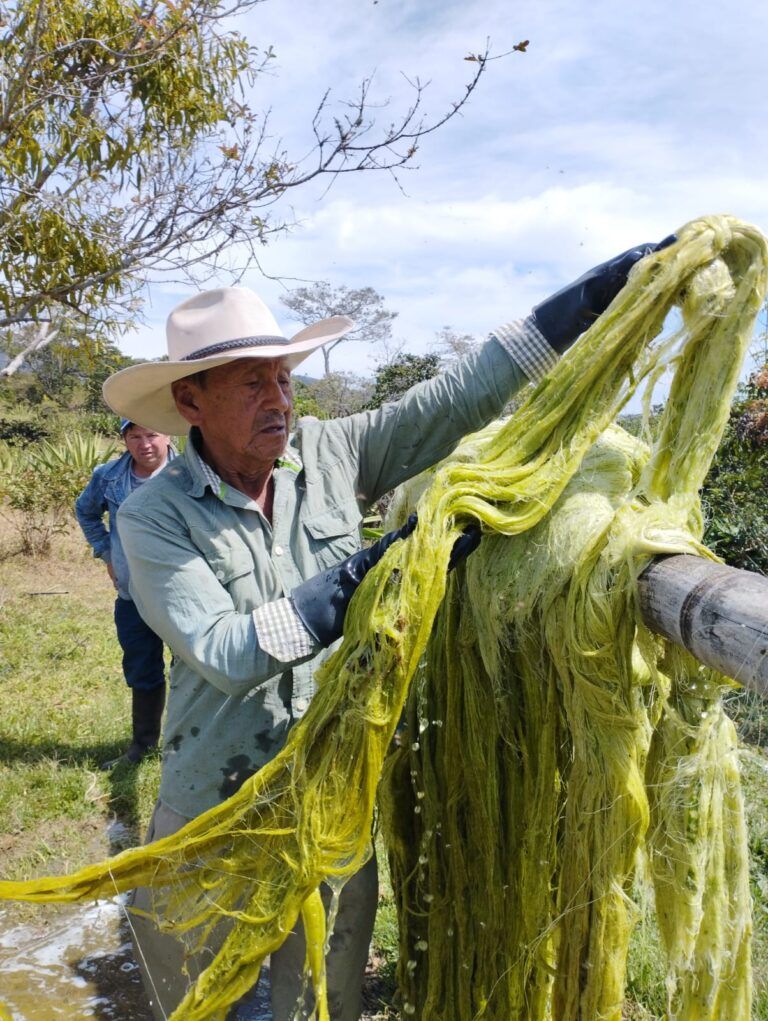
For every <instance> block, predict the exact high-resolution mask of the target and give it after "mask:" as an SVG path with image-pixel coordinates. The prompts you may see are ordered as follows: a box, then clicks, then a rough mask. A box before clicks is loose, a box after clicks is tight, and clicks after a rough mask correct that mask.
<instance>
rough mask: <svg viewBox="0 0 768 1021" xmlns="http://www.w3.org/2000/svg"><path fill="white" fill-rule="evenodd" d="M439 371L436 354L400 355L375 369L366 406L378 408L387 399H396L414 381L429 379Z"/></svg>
mask: <svg viewBox="0 0 768 1021" xmlns="http://www.w3.org/2000/svg"><path fill="white" fill-rule="evenodd" d="M439 371H440V357H439V355H437V354H428V355H410V354H406V355H401V356H400V358H398V359H397V360H396V361H394V362H391V363H390V364H389V365H382V366H380V367H379V368H378V369H377V370H376V377H375V379H374V385H373V394H372V395H371V399H370V400H369V401H368V407H369V408H378V407H381V405H382V404H386V403H387V401H396V400H397V399H398V397H402V395H403V394H404V393H405V392H406V390H410V388H411V387H412V386H414V385H415V384H416V383H422V382H424V380H425V379H431V378H432V377H433V376H436V375H437V373H438V372H439Z"/></svg>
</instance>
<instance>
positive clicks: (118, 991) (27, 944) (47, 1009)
mask: <svg viewBox="0 0 768 1021" xmlns="http://www.w3.org/2000/svg"><path fill="white" fill-rule="evenodd" d="M36 914H37V918H36V919H34V920H33V921H32V922H28V923H25V924H15V925H13V924H10V923H9V922H7V921H6V919H7V911H4V910H3V909H2V908H0V1001H1V1002H2V1003H3V1004H4V1005H5V1006H6V1007H7V1008H8V1010H9V1011H10V1014H11V1017H12V1018H13V1021H58V1019H66V1021H75V1019H80V1018H97V1019H100V1021H152V1014H151V1012H150V1010H149V1007H148V1005H147V1001H146V997H145V994H144V989H143V987H142V985H141V979H140V976H139V970H138V967H137V965H136V963H135V961H134V960H133V952H132V947H131V943H130V933H129V929H128V927H127V924H126V922H125V915H124V912H123V910H122V907H121V905H120V903H119V901H118V900H117V899H116V900H114V901H104V902H100V903H98V904H87V905H74V906H73V905H45V906H43V907H41V908H40V909H39V911H38V912H36Z"/></svg>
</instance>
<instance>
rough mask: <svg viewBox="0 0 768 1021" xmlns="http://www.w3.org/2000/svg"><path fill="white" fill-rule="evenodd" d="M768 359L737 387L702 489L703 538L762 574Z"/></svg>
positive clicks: (767, 516)
mask: <svg viewBox="0 0 768 1021" xmlns="http://www.w3.org/2000/svg"><path fill="white" fill-rule="evenodd" d="M766 491H768V364H766V365H764V366H763V368H762V370H760V371H758V372H756V373H754V374H753V375H752V376H751V377H750V379H749V381H748V382H747V383H746V384H745V385H744V386H743V387H742V388H741V390H740V393H739V395H738V397H737V399H736V400H735V401H734V404H733V407H732V409H731V416H730V420H729V422H728V427H727V429H726V432H725V435H724V437H723V442H722V444H721V445H720V449H719V450H718V452H717V455H716V457H715V460H714V462H713V464H712V468H711V470H710V472H709V475H708V476H707V481H706V484H705V486H704V490H703V493H702V498H703V503H704V509H705V513H706V520H707V530H706V533H705V536H704V538H705V541H706V542H707V543H708V544H709V545H711V546H712V548H713V549H714V550H715V551H716V552H717V553H719V554H720V556H722V557H723V559H724V560H725V561H726V562H727V563H729V564H730V565H731V566H732V567H742V568H746V569H747V570H751V571H760V572H762V573H763V574H768V501H766Z"/></svg>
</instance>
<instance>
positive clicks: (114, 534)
mask: <svg viewBox="0 0 768 1021" xmlns="http://www.w3.org/2000/svg"><path fill="white" fill-rule="evenodd" d="M173 456H174V451H173V448H170V447H169V449H168V460H169V461H170V460H171V459H172V458H173ZM131 461H132V458H131V455H130V453H129V452H128V451H127V450H126V451H125V453H124V454H122V455H121V456H120V457H118V458H117V459H116V460H114V461H108V462H107V463H106V464H100V465H98V466H97V467H96V468H95V469H94V472H93V475H92V476H91V480H90V482H89V483H88V485H87V486H86V487H85V489H84V490H83V491H82V493H81V494H80V496H78V498H77V500H76V501H75V515H76V517H77V520H78V523H79V525H80V527H81V528H82V530H83V535H84V536H85V538H86V539H87V540H88V542H89V543H90V545H91V546H92V547H93V555H94V557H97V558H98V559H99V560H103V561H104V562H105V563H107V564H111V565H112V570H113V571H114V574H115V582H116V584H117V594H118V596H119V597H120V598H121V599H130V598H131V595H130V592H129V589H128V580H129V576H128V561H127V560H126V559H125V553H124V551H123V545H122V543H121V541H120V534H119V532H118V530H117V508H118V507H119V506H120V504H121V503H122V502H123V500H125V498H126V497H127V496H130V494H131V490H132V486H131ZM105 514H106V515H108V518H109V528H107V526H106V525H105V523H104V515H105Z"/></svg>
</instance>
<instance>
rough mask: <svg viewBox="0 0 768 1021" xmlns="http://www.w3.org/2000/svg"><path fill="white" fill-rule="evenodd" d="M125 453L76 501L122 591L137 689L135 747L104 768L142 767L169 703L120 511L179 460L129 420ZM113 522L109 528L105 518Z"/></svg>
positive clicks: (127, 650) (124, 640) (121, 611)
mask: <svg viewBox="0 0 768 1021" xmlns="http://www.w3.org/2000/svg"><path fill="white" fill-rule="evenodd" d="M120 435H121V436H122V438H123V442H124V443H125V447H126V450H125V453H124V454H123V455H122V456H121V457H119V458H117V460H115V461H110V462H108V463H107V464H102V465H99V466H98V467H97V468H96V469H95V470H94V472H93V475H92V476H91V480H90V482H89V483H88V485H87V486H86V487H85V489H84V490H83V492H82V493H81V494H80V496H79V497H78V498H77V502H76V503H75V513H76V515H77V520H78V522H79V523H80V527H81V528H82V530H83V534H84V535H85V538H86V539H87V540H88V542H89V543H90V544H91V546H92V547H93V555H94V556H95V557H98V558H99V559H101V560H103V561H104V563H105V564H106V567H107V572H108V574H109V577H110V578H111V579H112V584H113V585H114V586H115V589H116V590H117V598H116V599H115V627H116V629H117V638H118V641H119V642H120V646H121V648H122V650H123V675H124V677H125V680H126V683H127V684H128V687H129V688H130V689H131V699H132V711H131V719H132V728H133V736H132V740H131V744H130V746H129V747H128V749H127V751H126V752H125V754H124V755H121V756H120V757H119V758H117V759H111V760H110V761H109V762H105V763H103V765H102V769H111V768H112V767H113V766H114V765H116V764H117V763H118V762H127V763H131V764H132V765H136V764H137V763H139V762H141V760H142V759H143V758H144V756H145V755H146V754H147V752H148V751H149V750H150V749H152V748H156V747H157V744H158V742H159V740H160V723H161V720H162V715H163V707H164V705H165V666H164V663H163V640H162V638H158V636H157V635H156V634H155V632H154V631H152V630H151V628H149V627H147V625H146V624H145V623H144V621H143V620H142V619H141V617H140V616H139V612H138V610H137V609H136V604H135V603H134V602H133V600H132V599H131V596H130V592H129V578H128V564H127V562H126V559H125V554H124V553H123V548H122V545H121V543H120V536H119V534H118V530H117V523H116V514H117V508H118V507H119V506H120V504H121V503H122V502H123V500H125V498H126V497H127V496H129V495H130V494H131V493H132V492H134V490H136V489H138V488H139V487H140V486H142V485H144V483H145V482H146V481H147V480H148V479H151V478H153V477H154V476H155V475H157V474H158V472H160V471H162V470H163V468H164V467H165V465H166V464H167V462H168V460H169V459H170V458H171V457H173V449H172V447H171V439H170V436H168V435H166V434H165V433H160V432H155V431H154V430H152V429H145V428H143V426H140V425H136V423H135V422H132V421H130V420H129V419H123V420H122V422H121V423H120ZM105 514H106V515H107V517H108V519H109V529H107V528H106V526H105V524H104V515H105Z"/></svg>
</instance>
